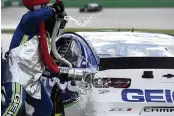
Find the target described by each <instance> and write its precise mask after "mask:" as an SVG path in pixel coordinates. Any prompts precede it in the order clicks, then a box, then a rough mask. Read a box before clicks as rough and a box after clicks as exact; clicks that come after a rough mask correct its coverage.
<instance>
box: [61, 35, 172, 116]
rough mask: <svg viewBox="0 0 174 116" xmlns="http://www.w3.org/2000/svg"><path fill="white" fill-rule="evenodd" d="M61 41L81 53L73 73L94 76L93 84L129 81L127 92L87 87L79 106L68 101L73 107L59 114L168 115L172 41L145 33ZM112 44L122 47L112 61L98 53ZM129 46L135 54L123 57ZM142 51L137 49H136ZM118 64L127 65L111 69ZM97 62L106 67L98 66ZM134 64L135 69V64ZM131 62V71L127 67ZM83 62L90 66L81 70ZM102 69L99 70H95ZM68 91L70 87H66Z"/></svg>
mask: <svg viewBox="0 0 174 116" xmlns="http://www.w3.org/2000/svg"><path fill="white" fill-rule="evenodd" d="M63 36H64V37H65V38H66V37H67V38H71V39H75V40H76V41H77V42H79V44H80V45H81V48H80V49H81V50H82V51H83V52H84V53H85V54H83V55H82V56H83V59H85V60H84V62H83V63H81V66H78V67H76V68H92V69H93V70H96V71H97V73H96V74H95V75H94V79H99V78H100V79H102V78H117V79H121V78H129V79H131V84H130V87H127V88H114V87H108V88H106V87H103V88H102V87H95V86H94V83H92V86H91V89H90V91H88V94H85V95H84V96H83V99H81V100H80V101H79V100H77V99H74V100H77V102H76V103H75V104H73V105H71V106H70V107H66V108H65V111H66V112H65V113H66V114H67V115H68V116H71V113H70V112H72V111H75V112H74V113H75V114H74V115H76V116H81V115H83V116H88V115H90V116H115V115H120V116H136V115H137V116H138V115H140V116H162V115H163V116H164V115H165V116H173V115H174V68H173V67H174V63H173V62H171V61H173V60H174V59H173V58H174V37H173V36H171V35H167V34H158V33H146V32H76V33H72V32H66V33H64V35H63ZM114 43H117V44H115V45H116V46H119V45H122V46H119V47H116V50H117V51H119V50H120V53H119V55H117V54H116V55H113V51H107V52H108V53H109V55H108V54H103V51H104V50H108V49H109V47H112V45H113V44H114ZM129 45H133V46H135V47H133V48H132V49H131V50H132V51H134V50H135V51H136V49H138V50H139V51H138V52H136V53H135V52H134V53H132V54H128V53H129V52H128V50H130V47H129ZM138 45H139V46H138ZM152 45H153V46H152ZM105 46H107V47H105ZM113 46H114V45H113ZM142 46H143V49H140V48H142ZM144 46H145V47H144ZM99 48H104V50H103V51H102V50H99ZM123 48H124V50H123ZM100 51H101V52H100ZM144 51H148V54H142V52H144ZM150 52H152V53H153V54H150ZM161 52H162V53H161ZM101 53H102V54H101ZM104 53H105V52H104ZM156 53H160V54H156ZM163 53H165V54H163ZM110 58H111V59H115V61H114V60H111V59H110ZM118 59H119V60H120V61H121V60H123V61H127V62H128V63H121V62H120V63H119V64H118V65H117V64H116V63H114V62H116V60H117V62H119V60H118ZM127 59H131V60H127ZM132 59H133V60H132ZM137 59H138V60H137ZM87 60H88V61H87ZM103 60H105V61H106V62H105V64H104V65H103V64H102V63H103ZM107 60H108V63H109V64H108V63H107ZM136 60H137V62H138V63H140V64H137V63H136ZM149 60H151V61H149ZM131 61H132V62H133V63H134V64H135V65H134V64H133V63H132V64H131ZM144 61H147V62H144ZM148 61H149V62H148ZM161 61H164V62H163V63H162V62H161ZM85 62H86V63H87V64H90V65H85V66H82V64H85ZM112 62H113V63H112ZM160 62H161V63H160ZM141 63H142V64H141ZM148 63H151V64H148ZM121 64H123V66H121ZM126 64H127V65H126ZM160 64H161V65H160ZM102 66H104V68H101V67H102ZM106 67H107V68H106ZM145 72H151V73H152V74H151V75H152V76H151V77H149V75H148V76H145V77H144V76H143V75H145ZM166 75H167V76H166ZM70 88H73V87H71V86H70V87H69V89H70ZM74 88H75V87H74ZM70 90H71V89H70ZM75 90H77V89H72V91H74V92H75ZM79 96H81V95H80V94H79ZM79 96H78V97H79ZM64 100H65V99H64ZM157 110H158V111H157Z"/></svg>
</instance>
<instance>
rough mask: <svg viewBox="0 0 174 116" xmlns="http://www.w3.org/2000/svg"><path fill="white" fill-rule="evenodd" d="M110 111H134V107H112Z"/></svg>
mask: <svg viewBox="0 0 174 116" xmlns="http://www.w3.org/2000/svg"><path fill="white" fill-rule="evenodd" d="M109 111H121V112H124V111H132V108H112V109H111V110H109Z"/></svg>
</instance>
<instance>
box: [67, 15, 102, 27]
mask: <svg viewBox="0 0 174 116" xmlns="http://www.w3.org/2000/svg"><path fill="white" fill-rule="evenodd" d="M64 20H68V21H72V22H74V23H75V24H76V25H78V26H80V27H85V26H86V25H88V24H89V23H91V22H92V21H94V20H95V21H96V22H99V20H98V19H96V17H95V16H94V15H91V16H90V17H84V16H81V17H79V18H78V19H75V18H73V17H72V16H65V17H64Z"/></svg>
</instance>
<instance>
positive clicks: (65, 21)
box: [58, 11, 68, 29]
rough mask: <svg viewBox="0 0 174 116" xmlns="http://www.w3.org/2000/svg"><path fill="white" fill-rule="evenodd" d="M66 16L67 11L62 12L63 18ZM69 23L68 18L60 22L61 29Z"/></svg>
mask: <svg viewBox="0 0 174 116" xmlns="http://www.w3.org/2000/svg"><path fill="white" fill-rule="evenodd" d="M64 16H67V13H66V12H65V11H64V12H63V13H62V14H61V17H62V18H63V17H64ZM58 17H60V16H58ZM67 23H68V21H67V20H62V21H61V23H60V29H64V28H65V26H66V24H67Z"/></svg>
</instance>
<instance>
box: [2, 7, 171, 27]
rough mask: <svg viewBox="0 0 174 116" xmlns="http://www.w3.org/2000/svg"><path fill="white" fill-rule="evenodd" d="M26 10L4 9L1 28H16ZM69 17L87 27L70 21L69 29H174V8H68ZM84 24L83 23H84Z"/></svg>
mask: <svg viewBox="0 0 174 116" xmlns="http://www.w3.org/2000/svg"><path fill="white" fill-rule="evenodd" d="M26 12H27V9H26V8H23V7H20V8H14V7H12V8H4V9H2V12H1V16H2V21H1V25H2V27H1V28H11V27H13V28H15V27H16V25H17V24H18V22H19V21H20V19H21V17H22V15H23V14H24V13H26ZM66 12H67V14H68V15H70V16H72V17H73V18H75V19H77V20H78V19H79V18H80V17H81V18H80V19H81V20H82V17H85V19H86V23H87V25H85V26H83V27H80V26H77V25H76V24H74V23H73V22H72V21H69V23H68V24H67V28H119V27H120V28H144V29H174V8H114V9H113V8H112V9H111V8H104V9H103V11H102V12H98V13H80V12H79V9H78V8H66ZM82 22H83V21H82Z"/></svg>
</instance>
